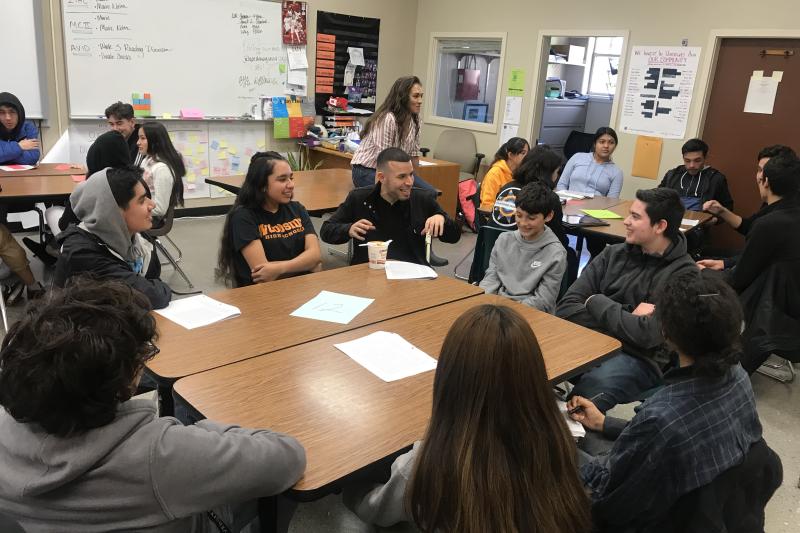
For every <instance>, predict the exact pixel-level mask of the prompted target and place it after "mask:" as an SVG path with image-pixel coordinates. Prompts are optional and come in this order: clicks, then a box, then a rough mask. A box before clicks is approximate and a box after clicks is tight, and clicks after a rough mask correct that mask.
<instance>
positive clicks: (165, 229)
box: [147, 205, 175, 237]
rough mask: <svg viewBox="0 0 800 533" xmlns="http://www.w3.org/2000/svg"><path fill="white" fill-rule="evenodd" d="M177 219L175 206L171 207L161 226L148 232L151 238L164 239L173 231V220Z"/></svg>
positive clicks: (162, 219)
mask: <svg viewBox="0 0 800 533" xmlns="http://www.w3.org/2000/svg"><path fill="white" fill-rule="evenodd" d="M174 217H175V206H174V205H172V206H170V208H169V209H167V212H166V214H165V215H164V216H163V217H162V218H161V225H160V226H158V227H157V228H152V229H150V230H148V231H147V234H148V235H150V236H151V237H163V236H164V235H166V234H168V233H169V232H170V231H171V230H172V219H173V218H174Z"/></svg>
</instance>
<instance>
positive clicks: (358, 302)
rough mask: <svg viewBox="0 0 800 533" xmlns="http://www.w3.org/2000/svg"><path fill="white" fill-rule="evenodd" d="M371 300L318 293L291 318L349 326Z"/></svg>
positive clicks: (334, 293)
mask: <svg viewBox="0 0 800 533" xmlns="http://www.w3.org/2000/svg"><path fill="white" fill-rule="evenodd" d="M374 301H375V300H374V299H373V298H361V297H360V296H350V295H349V294H341V293H338V292H330V291H320V293H319V294H317V295H316V296H314V297H313V298H312V299H310V300H309V301H307V302H306V303H304V304H303V305H301V306H300V307H298V308H297V309H295V310H294V312H292V313H291V316H297V317H301V318H311V319H314V320H324V321H326V322H336V323H337V324H349V323H350V321H351V320H353V319H354V318H355V317H356V316H357V315H358V314H359V313H361V311H363V310H364V309H366V308H367V306H369V304H371V303H372V302H374Z"/></svg>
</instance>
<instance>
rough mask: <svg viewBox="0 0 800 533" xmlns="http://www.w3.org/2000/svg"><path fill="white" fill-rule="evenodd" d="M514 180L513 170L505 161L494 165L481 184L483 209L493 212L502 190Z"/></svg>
mask: <svg viewBox="0 0 800 533" xmlns="http://www.w3.org/2000/svg"><path fill="white" fill-rule="evenodd" d="M512 179H513V175H512V173H511V169H510V168H508V163H506V162H505V161H504V160H502V159H501V160H500V161H498V162H497V163H495V164H494V165H492V168H490V169H489V172H487V173H486V175H485V176H484V177H483V181H482V182H481V209H482V210H484V211H491V210H492V208H493V207H494V200H495V198H497V193H498V192H500V188H501V187H502V186H503V185H505V184H506V183H508V182H509V181H511V180H512Z"/></svg>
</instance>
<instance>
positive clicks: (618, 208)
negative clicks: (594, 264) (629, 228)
mask: <svg viewBox="0 0 800 533" xmlns="http://www.w3.org/2000/svg"><path fill="white" fill-rule="evenodd" d="M631 204H633V200H618V201H617V203H616V204H615V205H612V206H609V207H584V206H582V207H581V208H580V209H608V210H609V211H612V212H614V213H616V214H618V215H620V216H621V217H622V218H612V219H605V220H604V222H608V226H591V227H583V228H580V231H582V232H585V233H587V234H591V235H601V236H603V237H605V238H607V239H608V240H609V241H612V242H622V241H624V240H625V236H626V234H627V232H626V231H625V223H624V220H625V217H627V216H628V214H629V212H630V208H631ZM574 214H578V213H574ZM683 218H684V219H687V220H697V221H698V224H697V226H701V225H703V224H706V223H708V222H709V221H710V220H711V218H712V216H711V215H709V214H708V213H703V212H700V211H685V212H684V213H683ZM697 226H688V225H683V224H681V231H689V230H691V229H692V228H694V227H697Z"/></svg>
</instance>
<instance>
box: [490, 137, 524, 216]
mask: <svg viewBox="0 0 800 533" xmlns="http://www.w3.org/2000/svg"><path fill="white" fill-rule="evenodd" d="M529 149H530V146H529V145H528V141H526V140H525V139H523V138H521V137H512V138H510V139H509V140H508V141H506V142H505V144H503V146H501V147H500V148H499V149H498V150H497V153H495V154H494V161H492V166H491V168H490V169H489V171H488V172H487V173H486V175H485V176H484V177H483V181H481V209H482V210H484V211H491V210H492V208H493V207H494V199H495V198H496V197H497V193H498V192H500V187H502V186H503V185H505V184H506V183H508V182H509V181H511V180H512V179H513V174H514V171H515V170H517V168H519V165H520V163H522V160H523V159H524V158H525V156H526V155H527V154H528V150H529Z"/></svg>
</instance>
